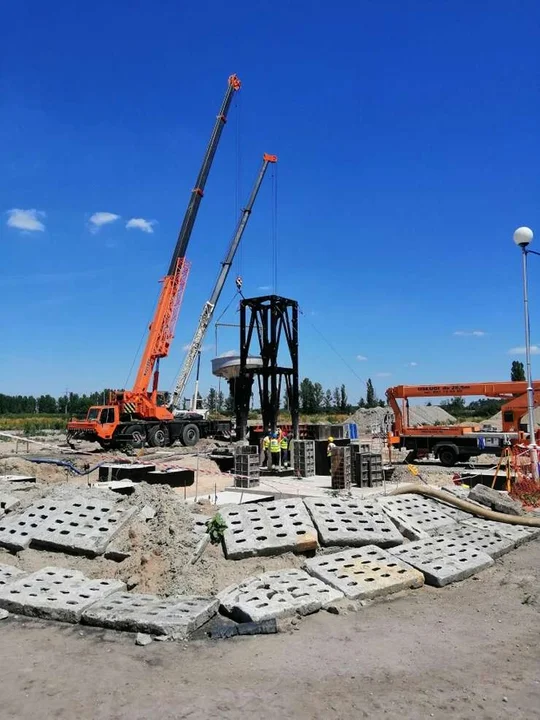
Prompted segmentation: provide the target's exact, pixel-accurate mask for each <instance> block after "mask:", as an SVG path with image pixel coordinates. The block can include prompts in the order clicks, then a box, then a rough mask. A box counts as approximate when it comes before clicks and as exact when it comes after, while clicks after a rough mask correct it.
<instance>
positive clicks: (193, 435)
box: [182, 423, 201, 447]
mask: <svg viewBox="0 0 540 720" xmlns="http://www.w3.org/2000/svg"><path fill="white" fill-rule="evenodd" d="M200 438H201V433H200V432H199V428H198V427H197V426H196V425H194V424H193V423H188V424H187V425H186V426H185V427H184V429H183V430H182V443H183V444H184V445H186V446H187V447H193V446H194V445H196V444H197V443H198V442H199V440H200Z"/></svg>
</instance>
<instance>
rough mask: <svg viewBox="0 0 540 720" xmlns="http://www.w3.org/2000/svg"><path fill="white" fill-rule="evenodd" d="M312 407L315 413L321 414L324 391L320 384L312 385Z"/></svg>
mask: <svg viewBox="0 0 540 720" xmlns="http://www.w3.org/2000/svg"><path fill="white" fill-rule="evenodd" d="M313 406H314V408H315V412H317V413H318V412H321V410H322V409H323V407H324V390H323V386H322V385H321V383H318V382H316V383H314V385H313Z"/></svg>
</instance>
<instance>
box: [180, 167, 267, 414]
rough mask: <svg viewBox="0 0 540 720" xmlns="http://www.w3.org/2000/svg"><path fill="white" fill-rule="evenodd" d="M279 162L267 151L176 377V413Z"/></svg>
mask: <svg viewBox="0 0 540 720" xmlns="http://www.w3.org/2000/svg"><path fill="white" fill-rule="evenodd" d="M275 162H277V156H276V155H268V154H266V153H265V154H264V155H263V162H262V166H261V169H260V170H259V174H258V175H257V179H256V180H255V184H254V186H253V189H252V190H251V195H250V196H249V200H248V202H247V205H246V207H245V208H244V209H243V210H242V214H241V216H240V219H239V220H238V225H237V226H236V230H235V233H234V235H233V238H232V240H231V243H230V245H229V248H228V250H227V254H226V255H225V259H224V260H223V262H222V263H221V270H220V272H219V275H218V277H217V280H216V283H215V285H214V289H213V290H212V294H211V295H210V298H209V299H208V300H207V301H206V302H205V304H204V306H203V309H202V312H201V316H200V318H199V324H198V325H197V329H196V330H195V334H194V335H193V339H192V341H191V343H190V345H189V350H188V351H187V354H186V357H185V360H184V364H183V366H182V369H181V371H180V374H179V375H178V378H177V380H176V384H175V387H174V391H173V393H172V397H171V403H170V406H169V407H170V409H171V411H172V412H175V411H178V410H179V405H180V402H181V399H182V397H183V394H184V391H185V389H186V385H187V383H188V381H189V377H190V375H191V372H192V370H193V366H194V365H195V361H196V359H197V356H198V355H199V353H200V350H201V347H202V343H203V340H204V336H205V334H206V331H207V329H208V327H209V325H210V323H211V322H212V317H213V315H214V310H215V307H216V305H217V303H218V301H219V298H220V296H221V292H222V290H223V286H224V285H225V282H226V280H227V277H228V275H229V271H230V269H231V267H232V263H233V260H234V256H235V254H236V251H237V249H238V246H239V244H240V241H241V239H242V235H243V234H244V230H245V229H246V226H247V223H248V220H249V217H250V215H251V211H252V209H253V205H254V204H255V200H256V198H257V195H258V193H259V189H260V187H261V184H262V181H263V179H264V176H265V174H266V170H267V168H268V164H269V163H275ZM193 409H196V408H193Z"/></svg>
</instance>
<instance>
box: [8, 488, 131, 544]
mask: <svg viewBox="0 0 540 720" xmlns="http://www.w3.org/2000/svg"><path fill="white" fill-rule="evenodd" d="M136 512H137V508H134V507H129V506H127V505H122V504H119V503H115V502H114V501H111V500H101V499H93V498H92V499H89V498H85V497H82V496H81V497H74V498H73V499H70V500H59V499H54V498H53V499H48V498H44V499H43V500H39V501H36V502H34V503H33V504H32V505H30V506H29V507H28V508H27V509H26V510H25V511H24V512H23V513H21V514H20V515H13V516H11V515H10V516H9V517H8V516H6V517H5V518H2V520H0V545H2V546H4V547H7V548H9V549H11V550H23V549H25V548H27V547H28V546H29V545H30V543H32V544H35V545H42V546H44V547H50V548H54V549H56V550H62V551H64V552H70V553H75V554H79V555H90V556H95V555H101V554H102V553H103V552H105V549H106V547H107V545H108V544H109V542H110V541H111V540H112V539H113V538H114V537H115V535H116V534H117V533H118V532H119V531H120V530H121V529H122V527H124V525H125V524H126V523H127V522H128V521H129V520H130V519H131V518H132V517H133V515H134V514H135V513H136Z"/></svg>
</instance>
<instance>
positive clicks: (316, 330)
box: [298, 308, 366, 385]
mask: <svg viewBox="0 0 540 720" xmlns="http://www.w3.org/2000/svg"><path fill="white" fill-rule="evenodd" d="M298 310H299V312H300V314H301V315H303V316H304V319H305V320H307V321H308V323H309V324H310V325H311V327H312V328H313V329H314V330H315V332H316V333H317V334H318V335H320V337H321V338H322V339H323V340H324V342H325V343H326V344H327V345H328V347H329V348H330V349H331V350H332V352H334V353H335V354H336V355H337V357H338V358H339V359H340V360H341V362H342V363H343V364H344V365H345V367H347V368H348V369H349V370H350V371H351V372H352V374H353V375H354V376H355V378H356V379H357V380H360V382H361V383H364V385H365V384H366V380H365V379H364V378H361V377H360V375H358V373H357V372H356V370H355V369H354V368H353V367H352V365H350V364H349V363H348V362H347V361H346V360H345V358H344V357H343V355H341V354H340V353H339V352H338V350H336V348H335V347H334V346H333V345H332V343H331V342H330V340H328V338H327V337H325V336H324V335H323V333H322V332H321V331H320V330H319V328H318V327H317V326H316V325H314V323H312V322H311V320H310V319H309V318H308V317H307V315H306V314H305V313H304V311H303V310H302V309H301V308H298Z"/></svg>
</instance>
